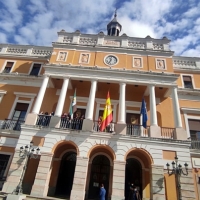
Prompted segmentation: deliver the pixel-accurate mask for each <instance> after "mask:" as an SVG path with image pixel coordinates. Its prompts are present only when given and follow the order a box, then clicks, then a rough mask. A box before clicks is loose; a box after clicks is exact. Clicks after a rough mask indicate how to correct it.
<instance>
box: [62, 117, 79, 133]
mask: <svg viewBox="0 0 200 200" xmlns="http://www.w3.org/2000/svg"><path fill="white" fill-rule="evenodd" d="M82 126H83V119H69V118H67V117H61V120H60V128H63V129H74V130H82Z"/></svg>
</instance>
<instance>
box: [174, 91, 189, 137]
mask: <svg viewBox="0 0 200 200" xmlns="http://www.w3.org/2000/svg"><path fill="white" fill-rule="evenodd" d="M172 102H173V110H174V125H175V128H176V133H175V136H174V137H175V139H177V140H187V137H188V136H187V132H186V130H185V129H183V128H182V121H181V114H180V107H179V101H178V94H177V87H173V88H172Z"/></svg>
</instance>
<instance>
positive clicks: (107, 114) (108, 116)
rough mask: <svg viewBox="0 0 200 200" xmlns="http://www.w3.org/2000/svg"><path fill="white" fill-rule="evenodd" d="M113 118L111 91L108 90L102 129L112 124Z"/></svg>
mask: <svg viewBox="0 0 200 200" xmlns="http://www.w3.org/2000/svg"><path fill="white" fill-rule="evenodd" d="M112 119H113V117H112V107H111V101H110V94H109V91H108V94H107V99H106V105H105V109H104V112H103V117H102V123H101V127H100V131H103V130H104V129H105V128H106V126H108V125H109V124H110V122H111V121H112Z"/></svg>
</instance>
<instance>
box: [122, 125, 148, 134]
mask: <svg viewBox="0 0 200 200" xmlns="http://www.w3.org/2000/svg"><path fill="white" fill-rule="evenodd" d="M126 128H127V129H126V135H132V136H139V137H149V126H147V128H144V127H143V126H142V125H136V124H126Z"/></svg>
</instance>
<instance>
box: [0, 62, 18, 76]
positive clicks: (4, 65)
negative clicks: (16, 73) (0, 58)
mask: <svg viewBox="0 0 200 200" xmlns="http://www.w3.org/2000/svg"><path fill="white" fill-rule="evenodd" d="M7 62H12V63H13V66H12V68H11V70H10V73H12V71H13V69H14V67H15V64H16V62H17V61H16V60H5V61H4V64H3V67H2V68H1V70H0V73H2V72H3V70H4V69H5V67H6V64H7ZM8 74H9V73H8Z"/></svg>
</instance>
